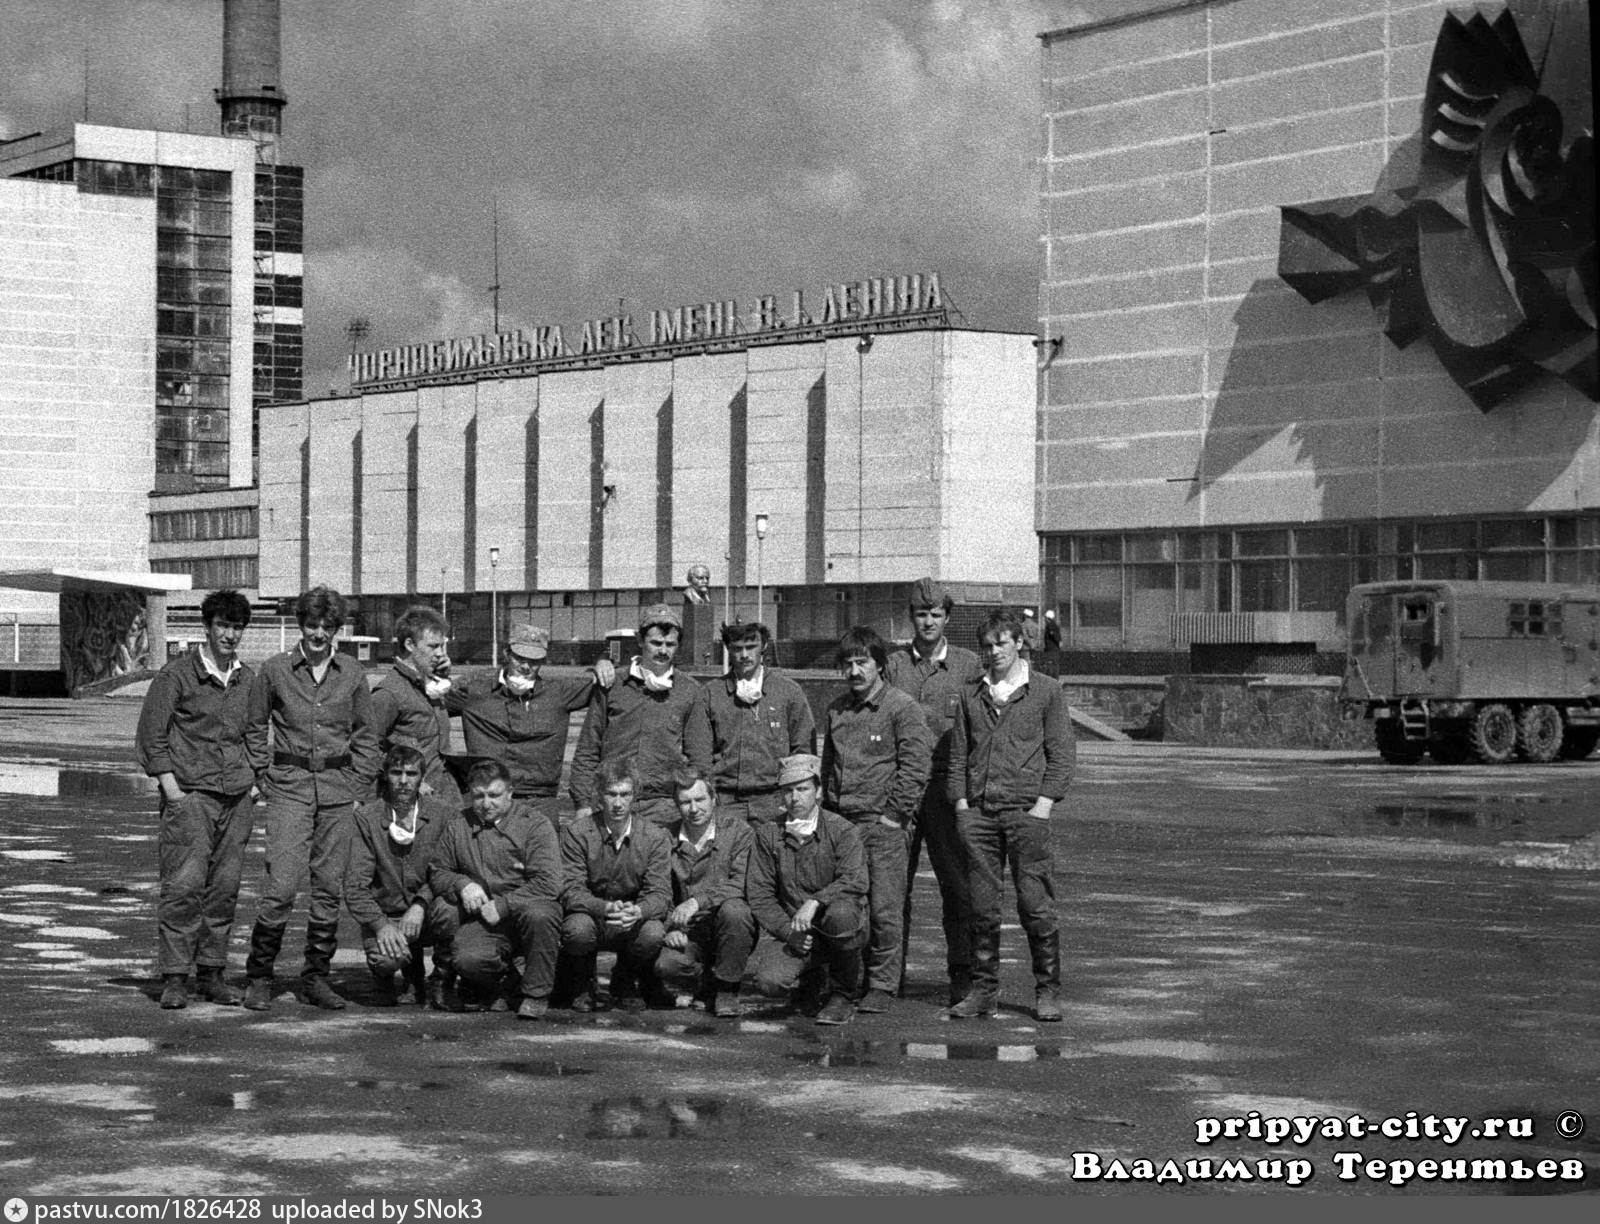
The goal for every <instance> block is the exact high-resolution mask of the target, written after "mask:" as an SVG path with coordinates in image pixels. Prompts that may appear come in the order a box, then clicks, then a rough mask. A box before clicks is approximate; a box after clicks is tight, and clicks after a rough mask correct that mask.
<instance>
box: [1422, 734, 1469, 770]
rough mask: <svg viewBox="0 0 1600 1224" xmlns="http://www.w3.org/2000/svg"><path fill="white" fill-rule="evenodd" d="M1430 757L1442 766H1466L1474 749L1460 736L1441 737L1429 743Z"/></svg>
mask: <svg viewBox="0 0 1600 1224" xmlns="http://www.w3.org/2000/svg"><path fill="white" fill-rule="evenodd" d="M1428 755H1430V756H1431V757H1433V759H1434V760H1435V761H1437V762H1438V763H1439V764H1440V765H1465V764H1466V763H1467V762H1468V761H1469V760H1471V759H1472V747H1471V745H1470V744H1468V743H1467V741H1466V740H1464V739H1463V738H1462V737H1461V736H1459V735H1441V736H1437V737H1435V738H1434V739H1431V740H1429V741H1428Z"/></svg>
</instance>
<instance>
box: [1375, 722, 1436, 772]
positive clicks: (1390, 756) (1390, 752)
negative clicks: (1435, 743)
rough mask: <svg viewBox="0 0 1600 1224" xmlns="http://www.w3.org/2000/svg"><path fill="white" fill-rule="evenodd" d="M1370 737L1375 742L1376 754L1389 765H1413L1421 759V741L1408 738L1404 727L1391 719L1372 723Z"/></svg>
mask: <svg viewBox="0 0 1600 1224" xmlns="http://www.w3.org/2000/svg"><path fill="white" fill-rule="evenodd" d="M1372 738H1373V739H1374V740H1375V741H1376V742H1377V745H1378V755H1379V756H1381V757H1382V758H1383V759H1384V760H1385V761H1386V762H1388V763H1389V764H1390V765H1415V764H1416V763H1417V762H1418V761H1420V760H1421V759H1422V753H1423V749H1424V748H1425V745H1424V744H1423V742H1422V741H1421V740H1408V739H1407V738H1406V729H1405V728H1404V727H1402V726H1400V725H1398V723H1396V722H1395V721H1394V720H1393V719H1385V720H1384V721H1383V722H1375V723H1373V724H1372Z"/></svg>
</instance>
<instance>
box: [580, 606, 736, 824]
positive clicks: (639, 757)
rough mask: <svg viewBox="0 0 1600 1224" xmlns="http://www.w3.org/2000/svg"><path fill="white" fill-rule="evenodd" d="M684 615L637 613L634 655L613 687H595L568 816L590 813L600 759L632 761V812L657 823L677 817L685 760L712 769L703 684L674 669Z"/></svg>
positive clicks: (656, 610) (661, 609)
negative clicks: (676, 795) (676, 779)
mask: <svg viewBox="0 0 1600 1224" xmlns="http://www.w3.org/2000/svg"><path fill="white" fill-rule="evenodd" d="M682 630H683V621H682V619H681V618H680V617H679V616H678V613H677V612H676V611H674V610H673V609H672V608H670V607H668V606H667V605H666V604H656V605H655V606H653V607H650V608H646V609H645V611H644V614H643V615H642V616H641V617H640V618H639V653H638V654H637V655H635V656H634V657H633V659H632V661H631V662H630V663H629V665H628V669H627V672H626V673H625V674H624V675H623V676H622V677H621V678H620V679H619V680H618V681H617V682H616V683H614V684H613V685H612V686H611V687H610V688H608V689H598V688H597V689H596V690H595V691H594V692H593V694H592V695H591V696H590V698H589V712H588V714H587V716H585V718H584V722H583V730H582V732H580V733H579V735H578V748H577V751H576V752H574V753H573V756H572V783H571V790H572V804H573V807H574V808H575V809H576V811H575V812H574V815H573V822H574V823H575V824H581V823H582V822H584V821H585V820H586V819H587V818H588V817H589V815H590V814H591V813H592V812H593V811H594V809H595V807H596V806H597V803H598V800H597V798H596V796H595V793H594V777H595V770H596V768H597V767H598V766H599V764H600V762H601V761H603V760H611V759H612V758H628V759H630V760H632V762H633V768H634V776H635V778H636V779H637V783H638V790H637V793H636V794H635V796H634V802H633V808H632V812H633V814H634V815H635V816H642V817H644V818H645V819H646V820H649V821H651V822H653V823H655V824H657V825H667V824H671V823H672V822H673V821H674V820H676V819H677V818H678V805H677V804H676V803H674V802H673V799H672V778H673V775H674V774H676V773H677V771H678V768H679V767H680V766H682V765H690V766H693V767H694V768H696V769H698V770H700V771H701V772H702V773H705V774H707V775H709V774H710V771H711V720H710V717H709V716H708V714H707V712H706V694H705V690H704V689H702V688H701V687H700V685H699V684H698V683H697V682H696V681H695V680H694V679H693V678H692V677H690V676H686V675H684V674H683V673H682V672H680V671H677V670H676V669H675V668H674V667H673V659H674V657H675V656H676V655H677V651H678V640H679V636H680V634H681V633H682Z"/></svg>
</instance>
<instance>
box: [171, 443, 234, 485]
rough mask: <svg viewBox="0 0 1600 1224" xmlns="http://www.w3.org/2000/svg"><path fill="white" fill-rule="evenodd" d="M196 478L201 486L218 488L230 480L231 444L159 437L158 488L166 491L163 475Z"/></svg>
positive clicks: (195, 480) (194, 480)
mask: <svg viewBox="0 0 1600 1224" xmlns="http://www.w3.org/2000/svg"><path fill="white" fill-rule="evenodd" d="M167 473H170V474H174V475H180V476H190V477H193V478H194V479H193V481H192V484H193V485H194V486H195V487H199V488H216V487H222V486H225V485H226V484H227V483H228V444H227V443H226V442H179V441H165V440H163V439H161V438H157V439H156V476H157V482H156V488H157V490H158V491H161V492H165V491H167V489H168V488H171V487H173V486H172V485H171V484H170V483H168V484H167V485H166V486H165V487H164V485H163V482H162V481H161V480H160V479H159V478H160V477H161V476H162V475H163V474H167Z"/></svg>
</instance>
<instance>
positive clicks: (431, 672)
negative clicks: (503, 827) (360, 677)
mask: <svg viewBox="0 0 1600 1224" xmlns="http://www.w3.org/2000/svg"><path fill="white" fill-rule="evenodd" d="M394 640H395V647H396V650H395V657H394V667H393V669H392V670H390V671H389V673H388V674H387V675H385V676H384V677H383V679H381V680H379V681H378V683H377V684H376V685H374V686H373V689H372V728H373V730H374V731H375V732H376V733H377V736H378V751H379V752H381V753H387V752H388V751H389V749H391V748H393V747H394V746H395V745H396V744H409V745H411V746H412V747H413V748H415V749H417V750H418V751H419V752H421V753H422V760H423V777H422V782H423V788H424V790H425V792H426V793H429V794H433V795H436V796H438V797H439V798H440V799H441V800H442V801H444V802H446V803H449V804H456V803H458V802H460V799H461V792H460V791H459V790H458V789H457V788H456V783H455V779H454V778H452V777H451V776H450V772H449V770H447V769H446V768H445V764H444V754H445V753H447V752H449V751H450V711H449V710H448V709H446V708H445V698H446V696H447V695H448V694H449V693H450V691H451V688H452V685H451V682H450V654H449V651H448V650H447V645H448V643H449V641H450V626H449V624H448V623H447V622H446V621H445V619H444V617H442V616H440V615H439V614H438V613H437V612H435V611H434V610H433V609H432V608H429V607H426V606H424V605H422V604H415V605H413V606H412V607H409V608H407V609H406V610H405V612H404V613H403V614H402V615H401V617H400V619H399V620H397V621H396V622H395V625H394ZM380 778H381V775H380Z"/></svg>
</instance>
